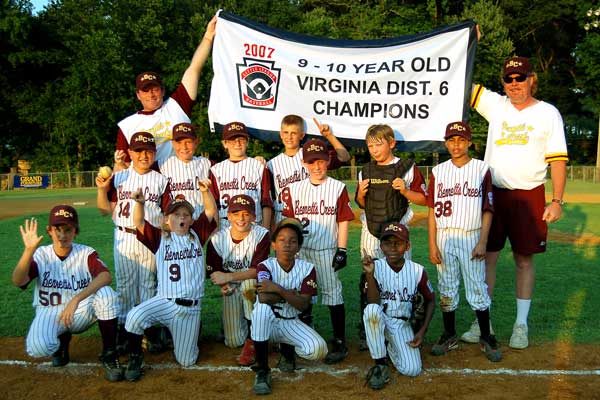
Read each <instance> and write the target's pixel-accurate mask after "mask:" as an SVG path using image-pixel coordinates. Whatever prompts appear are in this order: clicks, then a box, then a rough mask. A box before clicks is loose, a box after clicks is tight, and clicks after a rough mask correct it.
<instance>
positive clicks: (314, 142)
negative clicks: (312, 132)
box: [302, 139, 329, 164]
mask: <svg viewBox="0 0 600 400" xmlns="http://www.w3.org/2000/svg"><path fill="white" fill-rule="evenodd" d="M302 160H303V161H304V162H305V163H307V164H310V163H313V162H315V161H317V160H325V161H329V152H328V151H327V144H326V143H325V142H324V141H322V140H320V139H310V140H309V141H307V142H306V143H304V144H303V145H302Z"/></svg>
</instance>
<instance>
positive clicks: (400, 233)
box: [380, 222, 410, 242]
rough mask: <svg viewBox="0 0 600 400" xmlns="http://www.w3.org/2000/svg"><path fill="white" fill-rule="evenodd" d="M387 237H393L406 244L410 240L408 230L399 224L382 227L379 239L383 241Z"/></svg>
mask: <svg viewBox="0 0 600 400" xmlns="http://www.w3.org/2000/svg"><path fill="white" fill-rule="evenodd" d="M388 236H395V237H397V238H398V239H400V240H404V241H405V242H408V240H409V239H410V235H409V234H408V228H406V226H405V225H403V224H401V223H399V222H390V223H387V224H385V225H384V226H383V229H382V231H381V236H380V239H381V240H383V239H384V238H386V237H388Z"/></svg>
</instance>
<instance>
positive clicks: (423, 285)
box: [417, 269, 435, 301]
mask: <svg viewBox="0 0 600 400" xmlns="http://www.w3.org/2000/svg"><path fill="white" fill-rule="evenodd" d="M417 291H418V292H419V293H421V294H422V295H423V298H425V300H427V301H434V300H435V294H434V291H433V286H432V285H431V282H430V281H429V278H428V277H427V272H426V271H425V269H423V274H422V275H421V280H420V281H419V284H418V286H417Z"/></svg>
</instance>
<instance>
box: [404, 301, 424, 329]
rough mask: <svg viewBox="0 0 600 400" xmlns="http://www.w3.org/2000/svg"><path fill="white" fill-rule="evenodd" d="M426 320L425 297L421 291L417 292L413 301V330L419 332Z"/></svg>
mask: <svg viewBox="0 0 600 400" xmlns="http://www.w3.org/2000/svg"><path fill="white" fill-rule="evenodd" d="M424 320H425V298H424V297H423V295H422V294H421V293H418V292H417V294H416V296H415V297H414V299H413V303H412V312H411V313H410V318H409V320H408V321H409V322H410V325H411V326H412V329H413V332H414V333H417V332H418V331H419V330H420V329H421V327H422V326H423V321H424Z"/></svg>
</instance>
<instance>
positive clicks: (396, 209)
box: [362, 159, 414, 238]
mask: <svg viewBox="0 0 600 400" xmlns="http://www.w3.org/2000/svg"><path fill="white" fill-rule="evenodd" d="M413 164H414V161H413V160H410V159H409V160H399V161H398V162H397V163H395V164H389V165H377V163H376V162H375V161H371V162H370V163H368V164H365V165H363V168H362V178H363V179H369V190H368V191H367V195H366V197H365V216H366V218H367V228H369V232H371V235H373V236H375V237H376V238H379V235H380V234H381V228H382V226H383V224H385V223H386V222H390V221H400V219H401V218H402V217H403V216H404V214H406V210H407V209H408V199H407V198H406V197H404V196H403V195H401V194H400V192H399V191H397V190H395V189H394V188H392V182H393V181H394V179H396V178H402V177H403V176H404V174H405V173H406V171H408V170H409V169H410V168H412V166H413Z"/></svg>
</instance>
